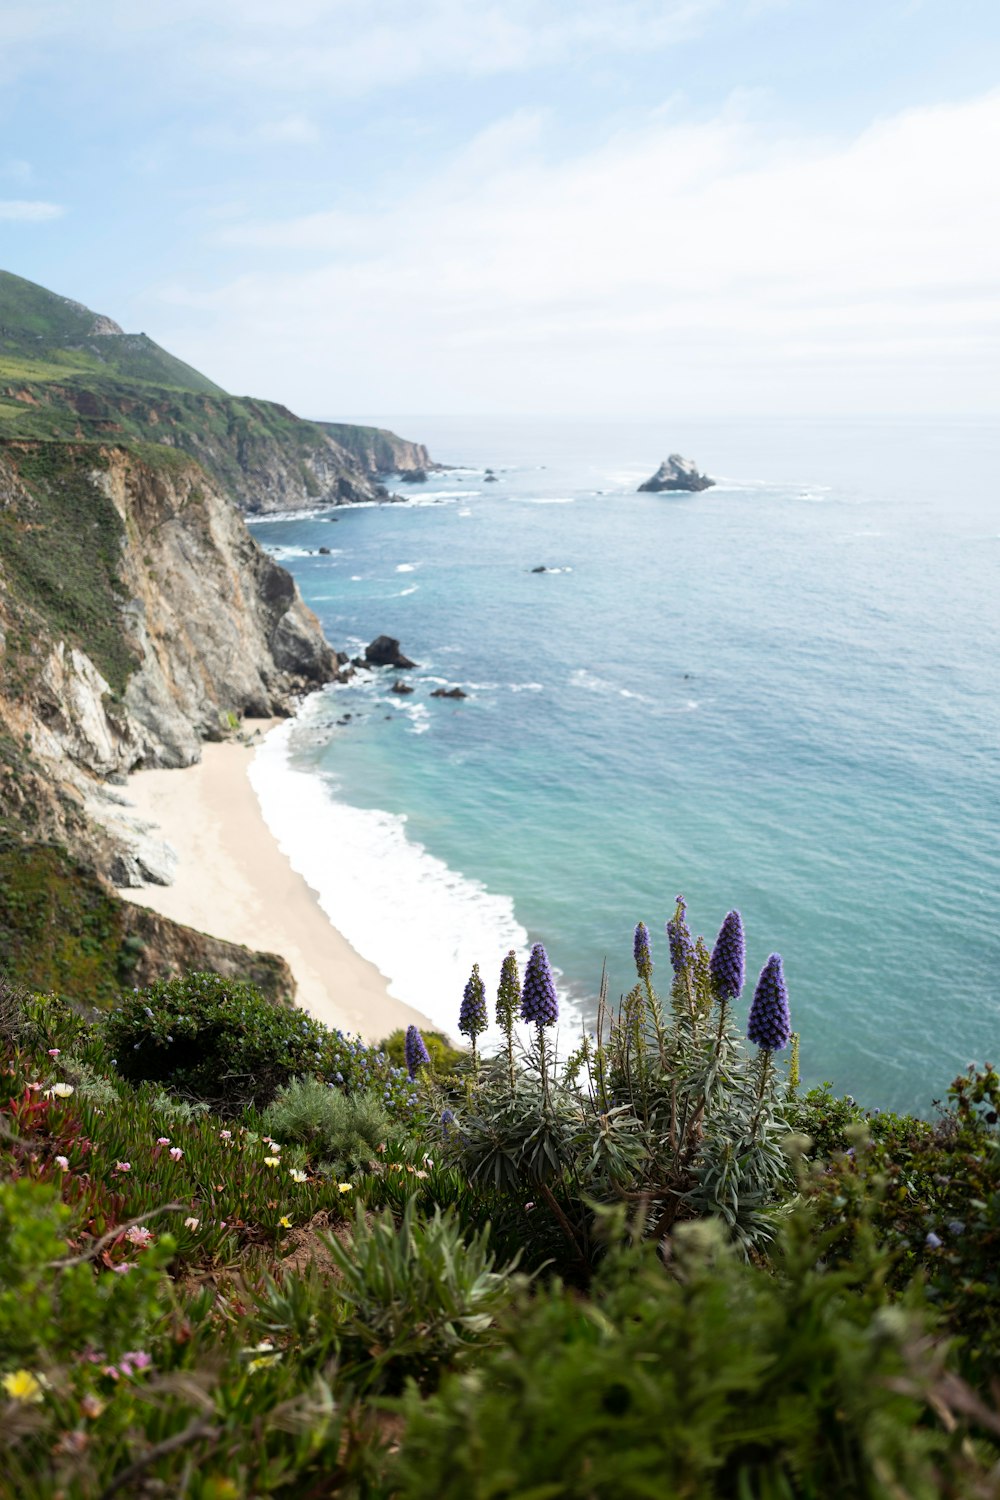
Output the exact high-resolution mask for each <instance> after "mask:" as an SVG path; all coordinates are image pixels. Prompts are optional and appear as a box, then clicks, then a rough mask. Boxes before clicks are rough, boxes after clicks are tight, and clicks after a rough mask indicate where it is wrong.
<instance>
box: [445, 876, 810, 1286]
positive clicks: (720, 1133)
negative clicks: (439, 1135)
mask: <svg viewBox="0 0 1000 1500" xmlns="http://www.w3.org/2000/svg"><path fill="white" fill-rule="evenodd" d="M668 933H669V935H670V952H671V965H672V969H673V978H672V984H671V990H670V994H669V998H668V1000H667V1002H666V1003H664V1002H662V1001H661V999H660V997H659V995H658V994H657V992H656V990H655V989H654V987H653V982H652V973H653V961H652V953H651V948H650V943H649V934H648V931H647V930H646V928H645V926H644V925H643V924H640V928H639V929H637V932H636V938H635V945H634V952H635V957H636V966H637V970H638V973H639V982H638V983H637V984H636V986H635V987H634V988H633V989H632V990H631V991H630V992H629V994H628V995H626V996H625V997H624V999H623V1000H622V1002H621V1005H620V1007H619V1009H618V1012H617V1014H614V1015H613V1014H611V1013H610V1011H609V1009H608V1007H607V1004H606V996H605V995H603V994H602V997H601V1001H600V1005H599V1010H598V1018H597V1028H596V1035H594V1036H587V1037H584V1040H583V1043H582V1045H581V1047H580V1048H579V1050H578V1052H577V1053H576V1055H575V1056H574V1057H572V1058H571V1059H570V1060H569V1062H568V1063H567V1065H566V1066H565V1067H564V1068H562V1069H560V1068H559V1067H558V1066H556V1065H555V1063H554V1060H553V1057H552V1055H551V1050H550V1049H551V1043H549V1042H547V1041H546V1039H545V1033H546V1029H547V1028H548V1027H549V1026H551V1025H552V1024H553V1023H554V1021H555V1019H556V1015H557V1006H558V1001H557V995H556V990H555V985H554V981H553V978H552V973H551V969H550V966H549V963H548V958H547V955H546V954H545V950H544V948H543V947H542V945H541V944H536V945H535V948H534V950H533V951H532V955H531V958H530V960H529V962H528V965H527V967H526V970H525V976H524V987H523V993H522V1001H521V1019H522V1020H523V1021H528V1022H530V1023H532V1024H533V1026H534V1028H535V1036H534V1040H533V1042H532V1045H531V1046H530V1048H528V1049H527V1051H526V1052H524V1054H523V1056H522V1059H521V1065H520V1066H519V1067H518V1066H516V1064H515V1058H514V1053H513V1049H512V1048H511V1049H509V1050H508V1053H507V1055H506V1056H503V1055H501V1057H499V1058H496V1059H494V1060H493V1061H491V1062H490V1063H488V1064H487V1065H486V1066H485V1067H483V1068H481V1069H479V1070H478V1072H477V1074H476V1075H475V1077H474V1079H472V1080H470V1086H469V1100H468V1104H467V1107H466V1108H464V1109H463V1110H462V1111H461V1117H460V1119H459V1121H458V1122H457V1124H456V1125H455V1127H454V1128H452V1129H450V1130H449V1131H448V1132H447V1135H446V1138H445V1141H444V1146H445V1149H446V1151H447V1152H448V1153H449V1156H450V1159H451V1160H453V1161H454V1162H455V1163H456V1165H458V1166H460V1167H463V1168H464V1169H465V1170H466V1172H467V1174H468V1176H469V1178H470V1179H471V1181H472V1182H473V1183H474V1184H477V1185H482V1186H484V1187H489V1188H490V1189H491V1190H493V1191H495V1192H502V1193H504V1194H506V1195H508V1196H509V1197H510V1198H511V1199H513V1200H515V1202H516V1203H519V1204H520V1205H522V1206H523V1205H527V1206H528V1207H530V1209H531V1211H532V1215H533V1216H532V1218H531V1220H530V1221H525V1232H526V1234H527V1235H528V1236H530V1237H531V1238H534V1237H535V1234H536V1231H538V1230H540V1231H541V1237H542V1238H543V1239H544V1240H545V1241H546V1242H547V1243H548V1242H549V1241H550V1234H549V1231H550V1229H551V1221H552V1220H554V1221H555V1222H556V1223H557V1224H558V1226H559V1227H560V1230H561V1231H562V1234H563V1239H564V1254H563V1256H562V1257H561V1258H560V1260H559V1262H558V1265H559V1269H560V1271H561V1273H562V1274H565V1275H572V1276H573V1277H574V1278H575V1279H580V1280H584V1281H585V1280H586V1279H587V1276H588V1275H589V1272H590V1268H591V1267H592V1265H593V1263H594V1261H595V1259H596V1258H597V1256H598V1254H599V1251H600V1247H599V1245H598V1244H597V1243H596V1242H595V1240H594V1236H593V1234H592V1219H593V1204H594V1203H595V1202H596V1203H598V1204H602V1203H603V1204H611V1203H614V1202H632V1203H635V1202H642V1203H644V1204H645V1219H644V1232H645V1233H647V1234H648V1235H649V1236H650V1237H651V1238H653V1239H654V1240H661V1239H663V1238H664V1236H666V1235H668V1234H669V1233H670V1231H671V1229H672V1228H673V1226H674V1224H675V1223H678V1222H682V1221H683V1220H685V1219H690V1218H696V1217H701V1216H704V1215H712V1216H714V1217H717V1218H718V1219H720V1220H721V1221H722V1222H723V1223H724V1224H725V1226H726V1230H727V1233H728V1234H729V1235H730V1236H731V1237H732V1238H733V1239H734V1240H735V1241H737V1242H738V1243H739V1244H740V1245H741V1246H742V1247H743V1249H744V1251H746V1252H747V1253H750V1252H751V1251H754V1250H758V1249H759V1248H760V1247H761V1246H763V1245H764V1244H766V1243H767V1241H768V1240H769V1238H770V1236H771V1234H772V1232H773V1218H774V1213H775V1209H776V1207H777V1205H778V1204H779V1202H780V1200H781V1197H782V1194H783V1192H784V1190H785V1188H786V1186H787V1185H788V1182H789V1171H788V1160H787V1158H786V1157H785V1155H784V1153H783V1151H782V1150H781V1145H780V1142H781V1141H782V1139H783V1138H784V1137H785V1136H787V1135H788V1133H789V1127H788V1123H787V1120H786V1117H785V1104H786V1099H787V1094H788V1087H787V1084H786V1082H785V1080H784V1078H783V1076H782V1073H781V1071H780V1070H779V1069H778V1067H777V1066H776V1062H775V1056H776V1053H777V1052H778V1051H779V1050H780V1049H781V1048H783V1047H784V1046H785V1045H786V1044H787V1042H788V1040H789V1039H790V1018H789V1013H788V997H787V992H786V990H785V985H784V979H783V975H782V970H781V960H780V957H779V956H778V955H777V954H772V955H771V958H770V959H769V960H768V962H767V964H766V965H765V967H764V970H763V971H762V973H761V978H760V980H759V981H758V985H757V993H756V996H755V999H754V1004H753V1006H752V1007H751V1024H750V1029H751V1030H753V1031H754V1033H755V1035H757V1036H758V1037H760V1038H762V1042H761V1045H760V1046H759V1047H758V1048H755V1049H754V1050H753V1051H751V1050H750V1049H749V1048H748V1047H747V1046H746V1045H745V1043H744V1041H743V1038H742V1036H741V1035H740V1033H739V1031H738V1030H737V1027H736V1025H735V1021H734V1016H733V1008H734V1007H733V1002H734V1001H735V1000H736V999H737V998H738V995H739V991H740V989H741V987H742V984H743V968H744V957H743V955H744V948H743V930H742V923H741V921H740V918H739V914H738V913H737V912H731V913H730V914H729V915H728V916H727V918H726V919H725V922H724V923H723V927H722V931H721V932H720V935H719V939H718V940H717V942H716V945H715V950H714V952H713V954H712V955H711V956H710V955H709V951H708V948H707V946H706V945H705V944H704V942H703V940H702V939H701V938H699V939H697V941H695V940H694V939H693V938H692V936H691V934H690V932H689V931H688V928H687V923H686V920H685V909H684V903H683V901H682V900H681V899H680V898H678V904H677V909H676V914H675V916H674V917H673V919H672V920H671V922H670V923H668ZM755 1017H756V1020H755ZM527 1253H528V1257H529V1261H530V1262H532V1263H534V1261H535V1257H534V1255H533V1254H532V1252H531V1250H530V1249H529V1250H528V1251H527Z"/></svg>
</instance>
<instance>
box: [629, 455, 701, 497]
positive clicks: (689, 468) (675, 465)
mask: <svg viewBox="0 0 1000 1500" xmlns="http://www.w3.org/2000/svg"><path fill="white" fill-rule="evenodd" d="M714 483H715V480H714V479H709V477H708V475H707V474H700V473H699V472H698V465H697V464H696V463H695V462H694V460H693V459H691V458H682V457H681V455H680V454H679V453H671V455H670V457H669V458H665V459H664V460H663V462H662V463H661V465H660V467H659V468H658V469H657V471H656V473H655V474H654V475H653V476H652V478H650V479H647V480H646V482H645V484H640V486H639V490H638V493H639V494H642V493H643V492H646V493H650V492H651V493H656V492H657V491H659V490H687V491H695V492H696V491H698V490H707V489H710V488H711V487H712V485H713V484H714Z"/></svg>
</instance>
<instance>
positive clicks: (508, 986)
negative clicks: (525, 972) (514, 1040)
mask: <svg viewBox="0 0 1000 1500" xmlns="http://www.w3.org/2000/svg"><path fill="white" fill-rule="evenodd" d="M520 1001H521V979H520V975H519V974H518V972H517V954H516V953H515V952H514V950H513V948H512V949H511V950H510V952H509V953H508V954H507V957H506V958H505V959H504V961H503V963H502V964H501V966H500V987H499V989H498V990H497V1025H498V1026H499V1027H500V1029H501V1031H503V1032H504V1033H505V1034H506V1035H508V1036H509V1035H510V1033H511V1032H512V1031H513V1029H514V1022H515V1020H516V1019H517V1007H518V1005H519V1004H520Z"/></svg>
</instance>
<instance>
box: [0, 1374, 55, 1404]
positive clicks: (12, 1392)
mask: <svg viewBox="0 0 1000 1500" xmlns="http://www.w3.org/2000/svg"><path fill="white" fill-rule="evenodd" d="M0 1384H2V1385H3V1388H4V1390H5V1391H6V1392H7V1395H8V1396H9V1397H10V1399H11V1401H41V1400H42V1399H43V1398H44V1395H45V1387H46V1386H47V1385H48V1381H47V1380H46V1379H45V1376H44V1375H32V1373H31V1371H30V1370H14V1371H12V1372H11V1374H10V1375H5V1376H4V1378H3V1380H2V1381H0Z"/></svg>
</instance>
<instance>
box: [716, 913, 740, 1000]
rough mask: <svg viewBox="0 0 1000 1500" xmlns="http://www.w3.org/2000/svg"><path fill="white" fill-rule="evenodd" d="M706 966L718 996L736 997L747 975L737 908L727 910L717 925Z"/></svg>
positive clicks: (725, 997) (721, 997)
mask: <svg viewBox="0 0 1000 1500" xmlns="http://www.w3.org/2000/svg"><path fill="white" fill-rule="evenodd" d="M708 969H709V973H710V974H711V976H712V984H713V986H714V988H715V993H716V994H717V995H718V997H719V999H720V1000H738V999H739V996H740V993H741V991H742V989H743V985H744V983H745V982H746V976H747V945H746V938H745V937H744V936H743V918H742V917H741V916H740V914H739V912H738V911H731V912H729V913H728V914H727V916H726V917H725V919H724V921H723V923H722V926H721V927H720V928H719V935H718V937H717V938H716V940H715V947H714V948H713V949H712V957H711V958H710V959H709V964H708Z"/></svg>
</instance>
